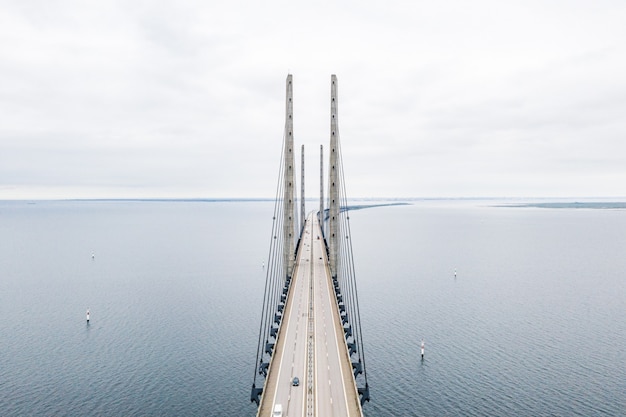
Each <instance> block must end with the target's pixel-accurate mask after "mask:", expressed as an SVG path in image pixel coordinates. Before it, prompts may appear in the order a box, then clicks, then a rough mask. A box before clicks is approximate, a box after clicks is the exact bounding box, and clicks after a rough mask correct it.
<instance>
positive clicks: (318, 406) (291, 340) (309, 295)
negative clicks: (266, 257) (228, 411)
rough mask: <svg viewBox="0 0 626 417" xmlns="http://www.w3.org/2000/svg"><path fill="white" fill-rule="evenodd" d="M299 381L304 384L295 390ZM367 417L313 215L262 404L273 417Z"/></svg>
mask: <svg viewBox="0 0 626 417" xmlns="http://www.w3.org/2000/svg"><path fill="white" fill-rule="evenodd" d="M294 377H298V379H299V380H300V384H299V386H293V384H292V381H293V378H294ZM275 404H281V405H282V407H283V416H285V417H293V416H308V417H313V416H316V417H319V416H324V417H325V416H361V415H362V412H361V406H360V402H359V398H358V393H357V390H356V385H355V382H354V377H353V376H352V367H351V364H350V358H349V356H348V351H347V347H346V343H345V340H344V336H343V327H342V326H341V322H340V319H339V312H338V308H337V303H336V301H335V294H334V291H333V288H332V284H331V279H330V273H329V269H328V264H327V259H326V251H325V249H324V241H323V240H322V239H321V231H320V226H319V222H318V220H317V216H316V215H313V214H309V216H308V218H307V220H306V224H305V227H304V231H303V237H302V240H301V245H300V248H299V251H298V254H297V258H296V267H295V268H294V276H293V281H292V283H291V289H290V292H289V296H288V298H287V304H286V306H285V316H284V318H283V323H282V325H281V328H280V331H279V337H278V342H277V344H276V348H275V351H274V357H273V358H272V361H271V364H270V369H269V374H268V378H267V381H266V383H265V388H264V392H263V397H262V399H261V404H260V406H259V410H258V415H259V416H270V415H271V412H272V409H273V408H274V405H275Z"/></svg>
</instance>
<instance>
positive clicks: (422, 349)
mask: <svg viewBox="0 0 626 417" xmlns="http://www.w3.org/2000/svg"><path fill="white" fill-rule="evenodd" d="M421 351H422V359H424V339H422V348H421Z"/></svg>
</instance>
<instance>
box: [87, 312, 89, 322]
mask: <svg viewBox="0 0 626 417" xmlns="http://www.w3.org/2000/svg"><path fill="white" fill-rule="evenodd" d="M87 323H89V309H87Z"/></svg>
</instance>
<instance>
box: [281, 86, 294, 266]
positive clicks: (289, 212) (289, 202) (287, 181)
mask: <svg viewBox="0 0 626 417" xmlns="http://www.w3.org/2000/svg"><path fill="white" fill-rule="evenodd" d="M285 103H286V109H285V149H284V164H285V165H284V167H283V175H284V179H283V181H284V182H283V184H284V196H283V204H284V214H283V216H284V218H283V239H284V240H283V260H284V261H283V262H284V266H285V273H286V275H287V277H288V278H290V277H291V276H292V274H293V266H294V262H295V234H294V232H295V221H294V214H295V202H294V198H295V181H294V179H295V173H294V155H293V83H292V76H291V74H289V75H288V76H287V97H286V100H285Z"/></svg>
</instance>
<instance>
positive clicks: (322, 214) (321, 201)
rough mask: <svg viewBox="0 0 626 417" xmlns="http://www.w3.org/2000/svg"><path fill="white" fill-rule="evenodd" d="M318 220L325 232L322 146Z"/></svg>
mask: <svg viewBox="0 0 626 417" xmlns="http://www.w3.org/2000/svg"><path fill="white" fill-rule="evenodd" d="M317 220H319V222H320V227H321V229H322V230H324V145H320V211H319V215H318V218H317Z"/></svg>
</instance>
